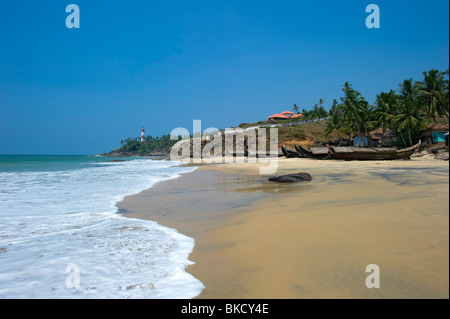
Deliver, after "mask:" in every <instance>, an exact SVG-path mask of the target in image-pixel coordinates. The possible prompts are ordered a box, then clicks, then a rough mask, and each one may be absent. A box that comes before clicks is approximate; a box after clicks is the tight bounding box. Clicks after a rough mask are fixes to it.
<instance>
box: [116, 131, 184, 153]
mask: <svg viewBox="0 0 450 319" xmlns="http://www.w3.org/2000/svg"><path fill="white" fill-rule="evenodd" d="M177 141H178V140H171V139H170V135H169V134H167V135H163V136H161V137H153V136H151V135H148V136H146V137H145V140H144V143H141V140H140V138H127V139H125V140H122V141H120V143H121V144H122V146H121V147H120V148H118V149H116V150H115V152H117V153H128V154H133V155H140V156H146V155H155V154H161V155H162V154H168V153H169V151H170V148H171V147H172V146H173V145H175V143H176V142H177Z"/></svg>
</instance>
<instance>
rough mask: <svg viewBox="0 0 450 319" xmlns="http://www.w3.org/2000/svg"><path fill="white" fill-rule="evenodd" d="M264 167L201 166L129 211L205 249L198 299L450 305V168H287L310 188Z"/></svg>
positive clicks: (284, 167) (336, 164) (310, 163)
mask: <svg viewBox="0 0 450 319" xmlns="http://www.w3.org/2000/svg"><path fill="white" fill-rule="evenodd" d="M259 167H260V164H248V163H246V164H213V165H201V166H199V169H198V170H196V171H195V172H193V173H187V174H184V175H183V176H182V177H180V178H178V179H174V180H169V181H164V182H160V183H158V184H156V185H155V186H154V187H152V188H150V189H149V190H146V191H144V192H142V193H140V194H137V195H133V196H130V197H127V198H126V199H125V200H124V201H123V202H122V203H120V204H119V207H120V208H122V209H123V210H127V211H128V213H126V214H125V216H129V217H137V218H145V219H150V220H154V221H157V222H158V223H160V224H161V225H164V226H168V227H172V228H175V229H177V230H178V231H179V232H180V233H182V234H185V235H188V236H190V237H193V238H194V239H195V248H194V251H193V252H192V254H191V255H190V258H189V259H190V260H192V261H194V262H195V264H194V265H192V266H189V267H188V269H187V270H188V272H190V273H191V274H192V275H193V276H194V277H196V278H198V279H199V280H200V281H202V282H203V284H204V285H205V286H206V288H205V289H204V290H203V291H202V293H201V294H200V295H199V296H198V297H199V298H449V264H448V263H449V202H448V200H449V193H448V192H449V166H448V162H439V161H432V162H423V161H389V162H344V161H315V160H308V159H280V160H279V169H278V172H277V175H280V174H288V173H296V172H308V173H310V174H311V175H312V176H313V180H312V181H311V182H308V183H301V184H278V183H272V182H268V181H267V178H268V176H264V175H259ZM369 264H376V265H378V266H379V269H380V288H372V289H369V288H367V287H366V285H365V281H366V277H367V276H368V275H369V273H366V272H365V270H366V266H367V265H369Z"/></svg>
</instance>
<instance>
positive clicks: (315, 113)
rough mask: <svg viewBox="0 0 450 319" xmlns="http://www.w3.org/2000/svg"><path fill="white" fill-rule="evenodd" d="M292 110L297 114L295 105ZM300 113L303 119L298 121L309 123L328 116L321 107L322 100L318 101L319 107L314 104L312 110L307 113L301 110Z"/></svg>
mask: <svg viewBox="0 0 450 319" xmlns="http://www.w3.org/2000/svg"><path fill="white" fill-rule="evenodd" d="M292 109H293V110H294V112H296V113H299V112H298V107H297V105H296V104H294V107H293V108H292ZM296 109H297V111H295V110H296ZM300 113H301V114H302V115H303V117H302V118H300V119H299V120H300V121H310V120H315V119H320V118H324V117H328V116H329V114H328V112H327V110H325V108H324V107H323V100H322V99H319V105H317V104H315V105H314V106H313V109H312V110H310V111H308V110H305V109H302V111H301V112H300Z"/></svg>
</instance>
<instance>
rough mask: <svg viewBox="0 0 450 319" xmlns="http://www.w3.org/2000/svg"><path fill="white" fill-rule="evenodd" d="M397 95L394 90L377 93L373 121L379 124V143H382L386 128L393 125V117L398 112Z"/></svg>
mask: <svg viewBox="0 0 450 319" xmlns="http://www.w3.org/2000/svg"><path fill="white" fill-rule="evenodd" d="M398 109H399V97H398V96H397V95H396V94H395V91H394V90H391V91H389V93H386V92H381V93H380V94H379V95H377V100H376V108H375V109H374V113H375V114H374V115H375V119H376V121H375V123H376V125H379V126H381V129H382V133H381V145H383V144H384V135H385V134H386V129H387V128H389V127H393V126H394V118H395V116H396V115H397V114H398Z"/></svg>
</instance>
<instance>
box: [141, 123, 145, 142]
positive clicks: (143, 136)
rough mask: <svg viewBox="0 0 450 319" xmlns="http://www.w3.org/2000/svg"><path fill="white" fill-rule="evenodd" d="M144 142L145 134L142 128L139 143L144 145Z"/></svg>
mask: <svg viewBox="0 0 450 319" xmlns="http://www.w3.org/2000/svg"><path fill="white" fill-rule="evenodd" d="M144 140H145V133H144V127H142V129H141V143H144Z"/></svg>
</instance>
